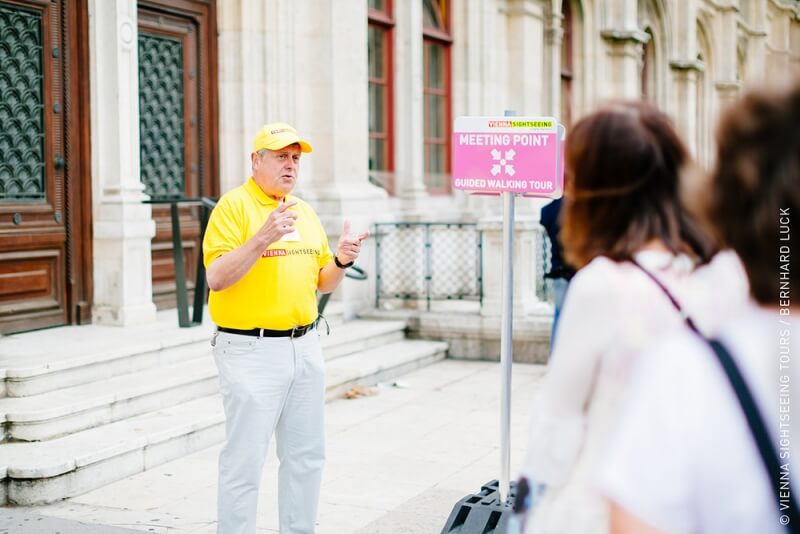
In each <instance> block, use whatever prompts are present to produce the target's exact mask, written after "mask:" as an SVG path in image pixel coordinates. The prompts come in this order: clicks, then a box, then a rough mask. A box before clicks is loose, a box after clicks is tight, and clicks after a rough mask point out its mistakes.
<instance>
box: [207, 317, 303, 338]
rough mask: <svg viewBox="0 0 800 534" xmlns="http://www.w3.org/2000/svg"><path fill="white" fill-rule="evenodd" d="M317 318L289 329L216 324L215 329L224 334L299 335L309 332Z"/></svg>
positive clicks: (257, 335)
mask: <svg viewBox="0 0 800 534" xmlns="http://www.w3.org/2000/svg"><path fill="white" fill-rule="evenodd" d="M317 321H319V319H317V320H316V321H314V322H313V323H310V324H307V325H305V326H295V327H294V328H290V329H289V330H270V329H269V328H253V329H252V330H239V329H238V328H225V327H224V326H218V327H217V330H219V331H220V332H225V333H226V334H238V335H240V336H255V337H292V338H294V337H300V336H304V335H306V334H307V333H309V332H310V331H311V330H312V329H313V328H314V327H315V326H317Z"/></svg>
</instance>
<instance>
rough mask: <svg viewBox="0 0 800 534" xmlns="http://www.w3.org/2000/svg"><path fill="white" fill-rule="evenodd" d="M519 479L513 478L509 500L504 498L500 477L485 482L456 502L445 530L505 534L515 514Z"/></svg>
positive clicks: (446, 532) (462, 533) (454, 533)
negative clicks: (500, 491) (478, 489)
mask: <svg viewBox="0 0 800 534" xmlns="http://www.w3.org/2000/svg"><path fill="white" fill-rule="evenodd" d="M516 495H517V483H516V482H511V491H510V492H509V494H508V499H506V502H500V493H499V492H498V482H497V480H491V481H489V482H487V483H486V484H484V485H483V486H481V490H480V491H479V492H478V493H473V494H471V495H467V496H466V497H464V498H463V499H461V500H460V501H458V502H457V503H456V505H455V506H453V511H452V512H450V517H448V518H447V523H445V526H444V529H442V534H492V533H493V534H504V533H506V532H507V529H508V520H509V519H510V518H511V516H512V515H514V510H513V506H514V500H515V498H516Z"/></svg>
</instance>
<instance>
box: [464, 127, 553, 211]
mask: <svg viewBox="0 0 800 534" xmlns="http://www.w3.org/2000/svg"><path fill="white" fill-rule="evenodd" d="M562 138H563V126H560V125H559V124H558V122H557V121H556V120H555V119H554V118H553V117H458V118H457V119H456V120H455V123H454V127H453V172H452V180H453V188H454V189H460V190H463V191H472V192H476V193H490V194H499V193H504V192H511V193H523V194H525V195H526V196H536V197H549V198H557V197H560V196H561V194H562V191H563V183H564V179H563V164H562V153H563V151H562Z"/></svg>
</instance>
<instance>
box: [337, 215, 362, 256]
mask: <svg viewBox="0 0 800 534" xmlns="http://www.w3.org/2000/svg"><path fill="white" fill-rule="evenodd" d="M368 237H369V232H361V233H360V234H357V235H351V234H350V221H349V220H347V219H345V220H344V223H343V224H342V234H341V235H340V236H339V244H338V246H337V247H336V257H337V258H339V262H340V263H345V264H346V263H350V262H353V261H356V259H358V255H359V253H360V252H361V242H362V241H363V240H365V239H366V238H368Z"/></svg>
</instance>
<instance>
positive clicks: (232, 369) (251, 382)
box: [213, 329, 325, 534]
mask: <svg viewBox="0 0 800 534" xmlns="http://www.w3.org/2000/svg"><path fill="white" fill-rule="evenodd" d="M213 354H214V360H215V362H216V364H217V368H218V369H219V382H220V390H221V392H222V397H223V404H224V408H225V435H226V441H225V446H224V447H223V449H222V452H221V453H220V456H219V489H218V492H219V493H218V500H217V506H218V526H217V533H218V534H256V511H257V507H258V490H259V483H260V480H261V474H262V470H263V466H264V460H265V458H266V454H267V448H268V446H269V442H270V439H271V438H272V434H273V432H274V433H275V441H276V444H277V453H278V459H279V461H280V469H279V474H278V479H279V480H278V509H279V521H280V533H281V534H313V533H314V524H315V522H316V517H317V505H318V502H319V488H320V483H321V479H322V467H323V465H324V463H325V434H324V431H325V428H324V427H325V423H324V416H323V408H324V403H325V365H324V360H323V358H322V350H321V348H320V340H319V335H318V333H317V331H316V329H315V330H312V331H311V332H308V333H307V334H306V335H304V336H302V337H299V338H294V339H292V338H289V337H279V338H258V337H251V336H241V335H236V334H227V333H224V332H220V333H218V334H217V338H216V343H215V346H214V350H213Z"/></svg>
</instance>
